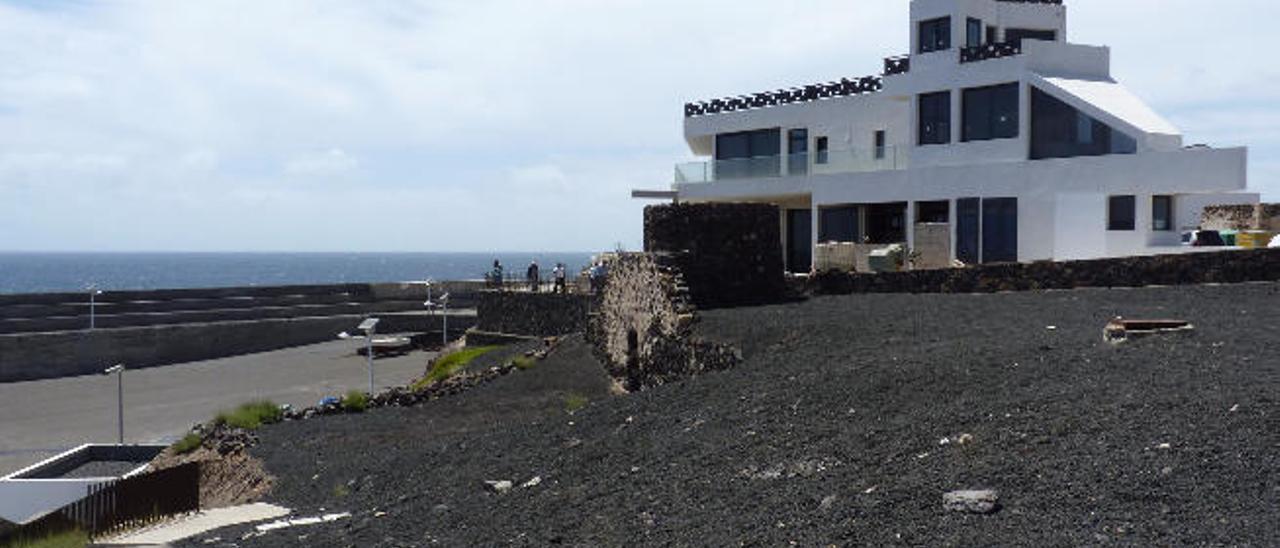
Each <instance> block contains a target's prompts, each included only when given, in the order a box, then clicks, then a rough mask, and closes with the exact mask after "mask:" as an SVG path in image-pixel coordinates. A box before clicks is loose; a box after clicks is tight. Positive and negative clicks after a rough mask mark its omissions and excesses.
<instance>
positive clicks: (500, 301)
mask: <svg viewBox="0 0 1280 548" xmlns="http://www.w3.org/2000/svg"><path fill="white" fill-rule="evenodd" d="M590 306H591V296H590V295H559V294H555V293H525V292H518V291H485V292H483V293H481V294H480V301H479V306H478V307H477V308H478V309H477V314H478V315H479V323H478V324H477V325H476V328H477V329H479V330H481V331H489V332H493V333H506V334H509V335H528V336H533V337H552V336H558V335H568V334H570V333H581V332H583V331H585V330H586V327H587V313H588V312H589V311H590Z"/></svg>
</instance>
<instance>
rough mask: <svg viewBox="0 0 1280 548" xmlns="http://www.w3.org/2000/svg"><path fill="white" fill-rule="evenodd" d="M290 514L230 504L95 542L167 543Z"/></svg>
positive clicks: (272, 508)
mask: <svg viewBox="0 0 1280 548" xmlns="http://www.w3.org/2000/svg"><path fill="white" fill-rule="evenodd" d="M287 515H289V509H288V508H284V507H281V506H275V505H273V504H266V503H261V502H260V503H257V504H246V505H244V506H234V507H231V508H218V509H215V510H206V511H202V512H197V513H195V514H191V515H188V516H182V517H179V518H176V519H174V520H172V521H167V522H164V523H161V524H158V525H156V526H154V527H150V528H147V529H144V530H142V531H133V532H131V533H128V534H125V535H122V536H119V537H116V538H113V539H108V540H101V541H98V542H95V543H94V545H95V546H167V545H169V544H171V543H174V542H178V541H180V540H183V539H188V538H191V537H194V536H196V535H201V534H204V533H207V532H209V531H212V530H214V529H220V528H222V527H229V526H232V525H240V524H244V523H254V522H258V521H266V520H269V519H276V518H280V517H284V516H287Z"/></svg>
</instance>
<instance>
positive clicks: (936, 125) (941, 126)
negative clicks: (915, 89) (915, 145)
mask: <svg viewBox="0 0 1280 548" xmlns="http://www.w3.org/2000/svg"><path fill="white" fill-rule="evenodd" d="M950 142H951V92H950V91H941V92H938V93H926V94H924V95H921V96H920V144H921V145H945V144H947V143H950Z"/></svg>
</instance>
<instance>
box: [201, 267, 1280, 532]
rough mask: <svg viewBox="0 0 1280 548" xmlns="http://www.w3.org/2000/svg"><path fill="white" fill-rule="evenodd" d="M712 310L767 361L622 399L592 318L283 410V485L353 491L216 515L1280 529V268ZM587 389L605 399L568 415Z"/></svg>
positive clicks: (268, 446)
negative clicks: (595, 341) (427, 386)
mask: <svg viewBox="0 0 1280 548" xmlns="http://www.w3.org/2000/svg"><path fill="white" fill-rule="evenodd" d="M1115 316H1125V317H1130V318H1139V317H1158V318H1178V319H1187V320H1190V321H1192V322H1194V324H1195V326H1196V330H1195V331H1194V332H1191V333H1183V334H1175V335H1167V336H1157V337H1151V338H1145V339H1138V340H1134V341H1130V342H1127V343H1124V344H1122V345H1119V346H1113V345H1111V344H1109V343H1105V342H1103V340H1102V336H1101V335H1102V328H1103V325H1104V324H1105V323H1106V322H1107V321H1108V320H1109V319H1111V318H1113V317H1115ZM698 329H699V330H700V331H701V333H702V334H703V335H706V336H708V337H713V338H716V339H719V340H724V341H730V342H733V343H734V344H737V345H738V346H739V347H740V348H741V349H742V351H743V353H744V357H745V363H744V364H743V365H742V366H741V367H740V368H738V369H736V370H733V371H729V372H723V373H716V374H709V375H705V376H702V377H699V378H696V379H692V380H689V381H686V382H681V383H677V384H670V385H665V386H661V387H657V388H654V389H650V390H647V391H644V392H642V393H637V394H631V395H625V396H615V397H608V396H606V394H607V388H606V386H607V381H606V379H604V378H603V377H602V376H601V375H600V374H599V371H600V369H599V368H600V365H599V364H596V363H594V362H593V360H592V359H591V357H590V353H589V352H588V350H587V348H586V347H585V345H584V344H583V343H581V342H580V341H573V340H571V341H569V342H567V343H565V344H564V345H562V346H561V348H560V349H559V350H558V351H557V352H556V353H555V354H553V355H552V356H551V357H550V358H548V360H546V361H544V362H542V363H540V364H539V365H538V366H536V367H535V368H533V369H531V370H528V371H521V372H517V373H514V374H512V375H509V376H507V377H504V378H502V379H499V380H498V381H495V382H493V383H491V384H489V385H485V386H482V387H480V388H477V389H475V390H473V391H471V392H469V393H466V394H463V395H461V396H458V397H456V398H454V399H452V400H451V401H450V400H440V401H437V402H432V403H431V404H428V405H425V406H422V407H419V408H415V409H392V410H381V411H376V412H372V413H369V414H367V415H363V416H342V417H331V418H324V419H321V420H313V421H306V422H302V423H292V424H284V425H279V426H275V427H271V428H268V429H267V430H266V431H264V432H263V434H262V439H263V444H262V445H261V446H260V447H259V448H257V449H256V450H255V452H256V453H257V454H258V455H260V456H262V457H263V458H264V459H265V460H266V463H267V466H268V468H269V470H270V471H271V472H272V473H274V474H275V475H277V476H278V477H279V480H280V481H279V485H278V487H277V489H276V490H275V492H274V493H273V495H272V496H271V500H273V501H274V502H279V503H282V504H284V505H287V506H289V507H291V508H294V509H295V510H296V511H297V512H298V513H299V514H301V515H308V514H315V513H320V512H322V511H324V512H335V511H350V512H352V513H353V516H352V517H351V518H349V519H346V520H340V521H338V522H334V523H331V524H324V525H317V526H311V527H297V528H291V529H286V530H282V531H276V532H272V533H269V534H266V535H263V536H260V537H255V538H250V539H248V540H243V541H242V540H240V535H241V534H243V533H244V532H245V531H244V530H232V531H223V532H221V533H219V534H218V535H217V536H219V537H220V538H222V539H224V541H223V544H229V543H232V542H234V543H235V544H238V545H242V546H418V545H432V544H438V545H444V546H499V545H515V546H547V545H568V546H737V545H744V546H786V545H793V543H794V545H799V546H827V545H839V546H844V545H904V546H906V545H916V546H921V545H924V546H990V545H1001V546H1008V545H1023V546H1079V545H1109V544H1113V545H1136V546H1152V545H1177V546H1181V545H1201V546H1209V545H1252V546H1274V545H1277V544H1280V527H1277V521H1276V520H1277V516H1278V515H1280V513H1278V512H1280V420H1277V403H1280V352H1278V351H1277V347H1278V346H1280V285H1277V284H1254V285H1238V286H1216V287H1215V286H1205V287H1182V288H1155V289H1137V290H1078V291H1064V292H1035V293H1017V294H994V295H865V296H849V297H831V298H817V299H813V300H811V301H808V302H804V303H798V304H790V305H782V306H770V307H760V308H750V309H737V310H718V311H710V312H707V313H705V314H704V315H703V320H702V323H701V324H700V326H699V327H698ZM569 393H577V394H579V395H583V396H586V397H588V398H590V404H588V405H587V406H586V407H585V408H583V409H581V410H579V411H576V412H574V413H572V414H570V413H569V412H568V411H566V405H565V395H566V394H569ZM535 478H537V481H531V480H534V479H535ZM486 480H508V481H511V482H512V483H513V484H514V485H515V487H514V488H512V489H511V490H510V491H507V492H505V493H497V492H495V491H494V490H492V489H490V488H488V487H486V485H485V484H484V482H485V481H486ZM522 485H528V486H522ZM965 489H993V490H997V491H998V492H999V497H1000V498H999V504H1000V509H999V511H997V512H996V513H994V514H990V515H973V514H964V513H956V512H949V511H947V510H945V509H944V507H943V495H944V494H945V493H947V492H950V491H955V490H965ZM322 509H323V510H322ZM207 538H208V536H206V537H202V538H200V539H195V541H194V542H193V543H192V545H193V546H194V545H203V544H202V542H203V540H205V539H207ZM232 539H233V540H232Z"/></svg>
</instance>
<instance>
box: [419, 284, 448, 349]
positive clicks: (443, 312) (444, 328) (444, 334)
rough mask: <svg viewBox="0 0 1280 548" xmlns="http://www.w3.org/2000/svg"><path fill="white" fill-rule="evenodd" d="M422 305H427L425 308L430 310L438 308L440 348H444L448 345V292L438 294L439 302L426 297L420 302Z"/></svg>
mask: <svg viewBox="0 0 1280 548" xmlns="http://www.w3.org/2000/svg"><path fill="white" fill-rule="evenodd" d="M422 306H425V307H427V310H432V311H434V310H435V309H436V308H439V309H440V322H441V327H440V348H444V347H446V346H448V345H449V294H448V293H445V294H443V295H440V302H434V301H432V300H431V299H430V298H428V299H427V302H425V303H422Z"/></svg>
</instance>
